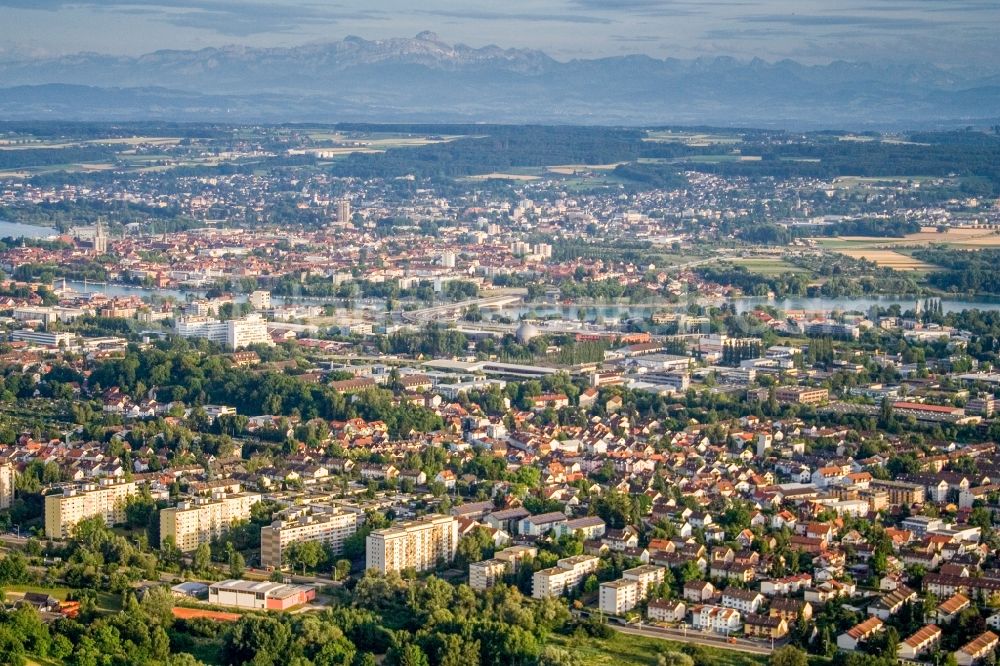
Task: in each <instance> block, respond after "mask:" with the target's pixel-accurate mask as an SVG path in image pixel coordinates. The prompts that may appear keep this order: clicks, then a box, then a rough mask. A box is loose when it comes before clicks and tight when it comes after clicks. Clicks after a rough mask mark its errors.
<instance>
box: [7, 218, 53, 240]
mask: <svg viewBox="0 0 1000 666" xmlns="http://www.w3.org/2000/svg"><path fill="white" fill-rule="evenodd" d="M58 233H59V232H58V231H56V230H55V229H53V228H52V227H36V226H35V225H33V224H21V223H20V222H7V221H5V220H0V238H48V237H49V236H55V235H56V234H58Z"/></svg>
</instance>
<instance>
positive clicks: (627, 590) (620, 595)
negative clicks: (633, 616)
mask: <svg viewBox="0 0 1000 666" xmlns="http://www.w3.org/2000/svg"><path fill="white" fill-rule="evenodd" d="M638 603H639V583H637V582H636V581H634V580H627V579H625V578H620V579H618V580H611V581H608V582H606V583H601V591H600V603H599V606H600V609H601V612H602V613H607V614H608V615H621V614H622V613H625V612H627V611H630V610H632V609H633V608H635V607H636V605H637V604H638Z"/></svg>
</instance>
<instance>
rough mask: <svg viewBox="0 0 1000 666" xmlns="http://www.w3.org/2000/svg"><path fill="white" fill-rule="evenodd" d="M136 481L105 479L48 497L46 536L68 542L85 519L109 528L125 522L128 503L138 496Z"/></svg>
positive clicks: (46, 499)
mask: <svg viewBox="0 0 1000 666" xmlns="http://www.w3.org/2000/svg"><path fill="white" fill-rule="evenodd" d="M136 492H137V491H136V485H135V482H134V481H120V480H117V479H102V480H101V481H100V482H99V483H97V484H93V483H88V484H82V485H79V486H74V487H71V488H66V489H64V490H63V492H62V493H61V494H59V495H48V496H47V497H46V498H45V536H47V537H49V538H50V539H65V538H66V537H68V536H70V534H71V533H72V531H73V527H74V526H75V525H76V524H77V523H78V522H80V521H81V520H84V519H85V518H93V517H95V516H96V517H100V518H102V519H103V520H104V522H105V523H106V524H107V525H109V526H110V525H116V524H118V523H123V522H125V503H126V501H127V500H128V498H129V496H130V495H134V494H135V493H136Z"/></svg>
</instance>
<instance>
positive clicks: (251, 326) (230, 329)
mask: <svg viewBox="0 0 1000 666" xmlns="http://www.w3.org/2000/svg"><path fill="white" fill-rule="evenodd" d="M175 331H176V332H177V335H179V336H181V337H182V338H203V339H205V340H208V341H210V342H214V343H216V344H218V345H222V346H224V347H226V348H227V349H229V350H233V351H235V350H237V349H241V348H243V347H247V346H249V345H254V344H263V345H273V344H274V341H273V340H271V336H269V335H268V334H267V324H266V323H265V321H264V319H263V318H262V317H261V316H260V315H259V314H249V315H247V316H246V317H244V318H243V319H231V320H229V321H219V320H218V319H212V318H211V317H202V316H193V317H181V318H179V319H178V320H177V323H176V324H175Z"/></svg>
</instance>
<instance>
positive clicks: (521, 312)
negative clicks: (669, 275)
mask: <svg viewBox="0 0 1000 666" xmlns="http://www.w3.org/2000/svg"><path fill="white" fill-rule="evenodd" d="M918 300H924V299H923V298H920V297H917V296H866V297H863V298H850V297H846V296H845V297H837V298H826V297H816V298H808V297H789V298H780V299H769V298H766V297H761V296H753V297H743V298H731V299H728V301H705V300H700V299H696V300H695V301H694V302H698V303H701V304H702V305H721V304H722V303H723V302H728V303H731V304H732V305H733V306H734V307H735V308H736V311H737V312H748V311H751V310H754V309H756V308H759V307H760V306H762V305H768V306H771V307H775V308H777V309H778V310H807V311H811V312H816V311H822V312H827V311H832V310H841V311H858V312H865V313H867V312H868V310H869V309H870V308H871V306H873V305H879V306H880V307H883V308H887V307H889V306H891V305H894V304H895V305H899V306H900V308H901V309H902V311H904V312H905V311H907V310H912V309H913V308H914V306H915V305H916V303H917V301H918ZM940 300H941V307H942V309H943V310H944V311H945V312H960V311H962V310H972V309H979V310H1000V297H992V298H990V297H984V298H966V297H949V298H941V299H940ZM683 309H686V304H684V303H681V304H675V303H666V302H664V303H640V304H636V305H628V304H623V305H618V304H570V305H565V304H558V305H556V304H552V303H526V304H519V305H516V306H514V307H509V308H503V309H502V310H500V311H499V312H498V311H495V310H490V311H489V312H495V313H497V314H499V315H502V316H505V317H510V318H511V319H518V318H520V317H522V316H527V317H529V318H532V317H538V318H561V319H571V320H575V319H577V318H578V315H579V313H580V311H581V310H582V311H584V312H585V313H586V319H587V321H593V320H594V319H595V318H601V319H604V320H616V319H630V318H633V317H643V318H645V317H649V315H650V313H651V312H655V311H657V310H663V311H667V312H676V311H680V310H683Z"/></svg>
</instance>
